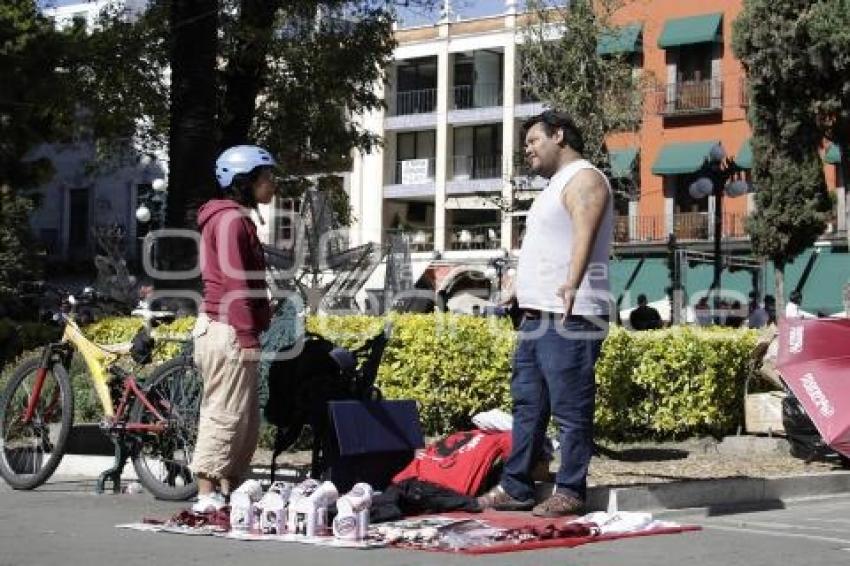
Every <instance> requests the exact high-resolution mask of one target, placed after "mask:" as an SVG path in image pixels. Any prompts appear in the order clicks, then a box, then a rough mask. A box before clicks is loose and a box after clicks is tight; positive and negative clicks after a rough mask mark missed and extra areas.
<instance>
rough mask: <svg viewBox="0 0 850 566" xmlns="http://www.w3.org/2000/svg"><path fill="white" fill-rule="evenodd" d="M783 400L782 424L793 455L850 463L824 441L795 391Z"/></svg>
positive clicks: (803, 458)
mask: <svg viewBox="0 0 850 566" xmlns="http://www.w3.org/2000/svg"><path fill="white" fill-rule="evenodd" d="M787 393H788V396H787V397H785V399H783V400H782V424H783V425H784V426H785V434H786V435H787V437H788V441H789V442H790V443H791V455H792V456H794V457H795V458H800V459H801V460H805V461H806V462H812V461H815V460H839V461H840V462H841V463H842V464H843V465H845V466H846V465H848V463H850V460H848V458H846V457H845V456H842V455H841V454H838V453H837V452H836V451H834V450H833V449H832V448H830V447H829V446H827V444H826V443H825V442H824V441H823V438H822V437H821V435H820V433H819V432H818V429H817V427H815V424H814V423H813V422H812V419H811V418H809V415H807V414H806V411H805V409H803V406H802V405H801V404H800V401H798V400H797V397H795V396H794V394H793V393H791V392H790V391H787Z"/></svg>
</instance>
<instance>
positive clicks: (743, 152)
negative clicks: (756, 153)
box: [735, 139, 753, 169]
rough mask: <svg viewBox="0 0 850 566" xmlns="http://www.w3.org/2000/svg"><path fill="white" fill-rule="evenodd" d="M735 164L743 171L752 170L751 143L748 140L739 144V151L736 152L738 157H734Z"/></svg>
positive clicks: (750, 140)
mask: <svg viewBox="0 0 850 566" xmlns="http://www.w3.org/2000/svg"><path fill="white" fill-rule="evenodd" d="M735 164H736V165H738V167H742V168H744V169H752V168H753V142H752V139H748V140H747V141H745V142H744V143H743V144H741V149H739V150H738V155H736V156H735Z"/></svg>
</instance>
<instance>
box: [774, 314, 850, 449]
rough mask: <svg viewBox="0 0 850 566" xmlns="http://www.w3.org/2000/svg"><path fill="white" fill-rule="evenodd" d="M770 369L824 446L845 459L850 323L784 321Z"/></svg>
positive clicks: (849, 443)
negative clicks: (776, 375)
mask: <svg viewBox="0 0 850 566" xmlns="http://www.w3.org/2000/svg"><path fill="white" fill-rule="evenodd" d="M776 367H777V369H778V370H779V373H780V375H781V376H782V379H783V380H784V381H785V383H786V385H788V387H789V388H790V389H791V391H792V392H793V393H794V395H795V396H796V397H797V400H798V401H799V402H800V404H801V405H802V406H803V409H804V410H805V411H806V414H807V415H809V418H811V419H812V422H813V423H814V425H815V427H817V429H818V432H820V435H821V437H823V440H824V442H825V443H826V444H827V445H829V446H830V447H831V448H832V449H834V450H835V451H836V452H839V453H841V454H843V455H844V456H848V457H850V320H847V319H839V318H818V319H786V320H784V321H783V322H782V323H781V324H780V325H779V352H778V353H777V364H776Z"/></svg>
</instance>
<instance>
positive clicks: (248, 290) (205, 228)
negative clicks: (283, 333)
mask: <svg viewBox="0 0 850 566" xmlns="http://www.w3.org/2000/svg"><path fill="white" fill-rule="evenodd" d="M198 227H199V228H200V230H201V277H202V278H203V280H204V303H203V305H202V306H201V311H202V312H204V313H206V314H207V316H209V317H210V318H211V319H213V320H217V321H219V322H224V323H226V324H229V325H231V326H232V327H233V328H234V329H235V330H236V338H237V339H238V341H239V346H240V347H241V348H259V347H260V333H261V332H262V331H264V330H266V329H267V328H268V327H269V320H270V318H271V309H270V306H269V300H268V295H267V288H266V280H265V269H266V263H265V259H264V257H263V249H262V246H261V245H260V240H259V238H258V237H257V227H256V226H255V225H254V221H253V220H251V217H250V216H248V215H247V214H246V213H245V212H244V211H243V209H242V207H241V206H240V205H239V204H238V203H236V202H234V201H232V200H227V199H221V200H211V201H209V202H207V203H206V204H204V205H203V206H202V207H201V208H200V209H199V210H198Z"/></svg>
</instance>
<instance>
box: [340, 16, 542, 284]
mask: <svg viewBox="0 0 850 566" xmlns="http://www.w3.org/2000/svg"><path fill="white" fill-rule="evenodd" d="M505 12H506V13H505V14H503V15H499V16H495V17H487V18H479V19H475V20H469V21H448V19H444V20H443V21H441V22H440V23H438V24H436V25H433V26H427V27H419V28H411V29H403V30H398V31H397V34H396V35H397V39H398V47H397V48H396V50H395V54H394V58H393V62H392V64H391V65H390V67H389V68H388V69H387V81H386V84H384V85H378V86H377V87H376V88H379V89H380V90H381V91H382V93H383V96H384V99H385V101H386V105H387V109H386V111H380V112H373V113H371V114H369V115H367V116H365V117H363V118H362V124H363V126H364V127H366V128H368V129H369V130H371V131H374V132H376V133H378V134H379V135H380V136H381V137H382V138H383V140H384V144H383V146H382V147H380V148H377V149H375V150H374V151H373V152H371V153H368V154H359V155H357V156H356V157H355V161H354V166H353V170H352V173H351V179H350V197H351V203H352V207H353V216H354V218H355V222H354V224H353V225H352V227H351V232H350V235H351V243H352V245H357V244H362V243H365V242H369V241H372V242H383V243H385V244H386V243H388V242H389V240H390V238H391V236H392V235H393V234H395V233H399V232H402V233H404V234H406V237H407V239H408V241H409V242H410V246H411V251H412V252H413V253H412V257H413V263H414V273H417V272H419V273H421V272H422V271H423V270H424V268H425V266H426V265H427V264H429V263H432V262H435V263H439V264H457V263H464V262H471V263H473V264H475V263H481V262H483V263H485V264H486V262H487V260H488V259H490V258H494V257H502V256H505V255H507V254H508V253H509V252H510V251H511V250H513V249H516V248H517V247H518V240H519V234H520V232H521V230H522V225H523V221H524V218H523V217H521V216H514V215H511V214H503V213H502V211H501V210H500V208H499V206H498V203H503V204H510V202H511V199H512V195H513V194H514V182H515V180H516V178H517V177H518V175H517V174H518V170H517V169H518V168H517V156H518V155H519V153H520V152H521V149H522V148H521V140H520V129H521V124H522V121H523V120H525V119H527V118H528V117H530V116H533V115H535V114H537V113H539V112H541V111H542V110H543V107H542V105H541V104H539V103H537V102H535V101H533V100H531V99H530V98H529V97H526V96H524V95H523V93H522V92H521V90H520V88H519V85H520V80H519V79H520V77H519V73H520V71H519V62H518V57H517V44H518V43H519V42H521V41H522V39H521V33H522V32H521V31H520V30H519V28H518V22H517V19H518V17H519V16H518V15H517V13H516V7H515V5H514V3H512V2H507V3H506V10H505ZM376 283H377V281H370V284H372V285H374V284H376Z"/></svg>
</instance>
